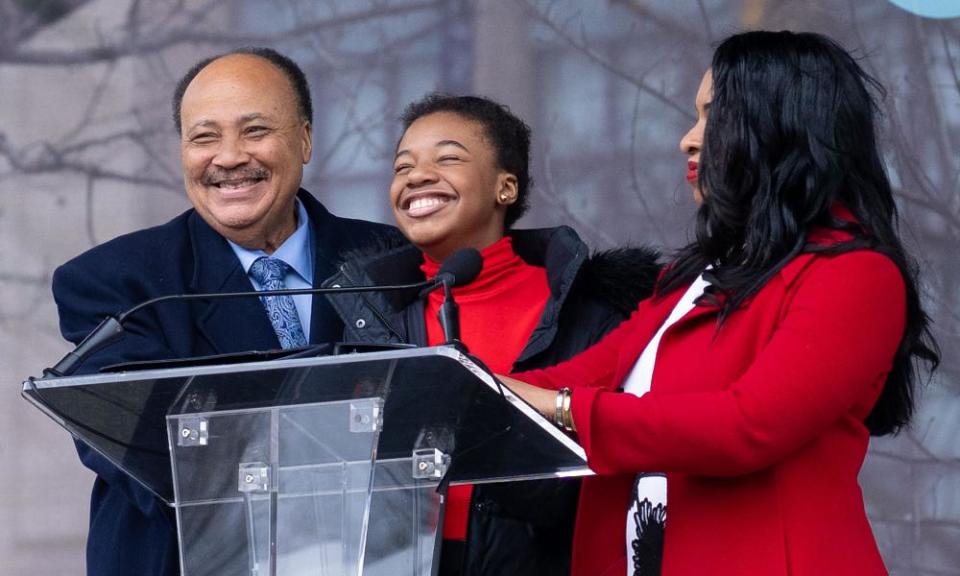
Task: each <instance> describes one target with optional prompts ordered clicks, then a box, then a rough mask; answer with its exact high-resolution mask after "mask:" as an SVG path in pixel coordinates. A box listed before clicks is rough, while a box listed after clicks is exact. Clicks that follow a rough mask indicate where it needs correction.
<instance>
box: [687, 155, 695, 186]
mask: <svg viewBox="0 0 960 576" xmlns="http://www.w3.org/2000/svg"><path fill="white" fill-rule="evenodd" d="M687 181H688V182H696V181H697V163H696V162H694V161H693V160H690V161H688V162H687Z"/></svg>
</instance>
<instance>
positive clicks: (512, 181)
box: [497, 172, 519, 206]
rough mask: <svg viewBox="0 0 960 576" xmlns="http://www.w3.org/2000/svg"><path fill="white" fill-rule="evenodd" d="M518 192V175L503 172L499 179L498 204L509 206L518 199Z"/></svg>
mask: <svg viewBox="0 0 960 576" xmlns="http://www.w3.org/2000/svg"><path fill="white" fill-rule="evenodd" d="M518 194H519V189H518V188H517V177H516V176H514V175H513V174H510V173H509V172H501V173H500V176H499V178H498V180H497V204H502V205H504V206H509V205H510V204H513V203H514V202H516V201H517V196H518Z"/></svg>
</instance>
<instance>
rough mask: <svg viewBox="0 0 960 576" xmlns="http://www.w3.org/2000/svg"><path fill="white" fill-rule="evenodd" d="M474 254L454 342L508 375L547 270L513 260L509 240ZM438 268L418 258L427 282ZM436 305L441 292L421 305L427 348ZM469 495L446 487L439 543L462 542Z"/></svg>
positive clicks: (539, 308)
mask: <svg viewBox="0 0 960 576" xmlns="http://www.w3.org/2000/svg"><path fill="white" fill-rule="evenodd" d="M480 255H481V256H482V257H483V269H481V271H480V275H479V276H477V279H476V280H474V281H473V282H471V283H470V284H467V285H466V286H461V287H459V288H454V289H453V296H454V298H456V300H457V304H458V305H459V306H460V339H461V340H462V341H463V343H464V344H465V345H466V346H467V348H468V349H469V350H470V352H471V353H473V354H474V355H476V356H477V357H478V358H480V359H481V360H483V361H484V362H486V364H487V366H489V367H490V369H491V370H493V371H494V372H496V373H498V374H508V373H509V372H510V371H511V369H512V368H513V363H514V362H515V361H516V359H517V358H518V357H519V356H520V353H521V352H523V349H524V347H525V346H526V345H527V341H528V340H529V339H530V335H531V334H532V333H533V331H534V329H535V328H536V327H537V325H538V324H539V323H540V317H541V316H542V315H543V308H544V306H545V305H546V303H547V298H548V297H549V295H550V287H549V286H548V284H547V271H546V270H545V269H544V268H540V267H538V266H531V265H529V264H527V263H526V262H524V261H523V260H522V259H521V258H520V257H519V256H517V255H516V253H514V251H513V241H512V239H511V238H509V237H505V238H503V239H501V240H499V241H497V242H495V243H493V244H491V245H490V246H487V247H486V248H484V249H483V250H482V251H481V252H480ZM439 269H440V263H439V262H435V261H433V260H431V259H430V258H429V257H427V256H426V255H425V256H424V263H423V265H422V266H421V270H423V272H424V274H426V276H427V278H433V277H434V276H436V275H437V272H438V271H439ZM442 303H443V291H442V290H437V291H435V292H432V293H431V294H430V296H429V298H428V300H427V305H426V323H427V343H428V344H429V345H431V346H435V345H437V344H442V343H443V340H444V338H443V328H442V327H441V326H440V321H439V320H437V313H438V312H439V311H440V305H441V304H442ZM472 492H473V486H471V485H463V486H451V487H450V489H449V492H448V493H447V507H446V516H445V520H444V523H443V537H444V538H447V539H450V540H465V539H466V535H467V516H468V514H469V513H470V496H471V494H472Z"/></svg>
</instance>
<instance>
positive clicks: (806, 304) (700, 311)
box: [506, 32, 939, 576]
mask: <svg viewBox="0 0 960 576" xmlns="http://www.w3.org/2000/svg"><path fill="white" fill-rule="evenodd" d="M871 88H876V89H879V88H880V87H879V85H878V84H877V83H876V82H875V81H874V80H873V79H871V78H870V77H869V76H867V74H866V73H865V72H864V71H863V70H862V69H861V68H860V67H859V66H858V65H857V63H856V62H855V61H854V60H853V59H852V58H851V57H850V56H849V55H848V54H847V53H846V52H845V51H844V50H843V49H842V48H840V47H839V46H838V45H837V44H835V43H834V42H832V41H831V40H829V39H828V38H825V37H823V36H819V35H815V34H794V33H791V32H750V33H745V34H740V35H736V36H733V37H731V38H729V39H727V40H726V41H724V42H723V43H722V44H721V45H720V46H719V47H718V48H717V51H716V52H715V54H714V57H713V61H712V64H711V67H710V69H709V70H708V71H707V73H706V74H705V76H704V79H703V82H702V84H701V86H700V90H699V92H698V94H697V99H696V108H697V111H698V120H697V123H696V125H695V126H694V127H693V128H692V129H691V130H690V132H689V133H688V134H686V135H685V136H684V138H683V140H682V141H681V148H682V149H683V151H684V152H685V153H686V154H687V156H688V160H689V164H688V179H689V180H690V182H691V185H692V187H693V193H694V196H695V198H696V199H697V201H698V203H699V204H700V206H699V209H698V212H697V237H696V241H694V242H693V243H691V244H690V245H688V246H687V247H685V248H683V249H682V250H680V251H679V253H678V255H677V256H676V257H675V260H674V261H673V263H672V265H671V267H670V268H669V269H668V271H667V272H666V273H665V274H664V275H663V276H662V277H661V279H660V280H659V284H658V290H657V292H656V294H655V295H654V296H653V297H652V298H651V299H649V300H646V301H644V302H643V303H641V304H640V306H639V308H638V309H637V310H636V312H635V313H634V315H633V316H632V317H631V318H630V320H628V321H626V322H625V323H624V324H622V325H621V326H620V327H619V328H618V329H616V330H615V331H614V332H612V333H611V334H609V335H608V336H607V337H606V338H605V339H604V340H603V341H601V342H600V343H599V344H597V345H596V346H594V347H592V348H590V349H589V350H587V351H586V352H584V353H583V354H582V355H580V356H577V357H575V358H574V359H572V360H570V361H568V362H566V363H563V364H560V365H559V366H556V367H554V368H550V369H546V370H538V371H531V372H526V373H522V374H520V375H518V377H519V378H521V379H523V380H524V381H526V382H530V383H533V384H536V385H537V387H534V386H530V385H528V384H524V383H523V382H520V381H517V380H512V379H506V381H507V382H508V384H510V386H511V388H513V389H514V390H515V391H517V392H518V393H519V394H520V395H521V396H523V397H524V398H525V399H526V400H527V401H528V402H530V403H531V404H532V405H533V406H535V407H536V408H537V409H538V410H540V411H541V412H542V413H543V414H544V415H546V416H548V417H550V418H553V419H555V420H556V421H557V423H558V425H561V426H563V427H565V428H567V429H570V430H571V431H575V432H576V434H577V435H578V437H579V439H580V442H581V443H582V444H583V447H584V449H585V450H586V453H587V457H588V462H589V464H590V467H591V468H592V469H593V470H594V471H595V472H596V473H597V475H596V476H594V477H591V478H588V479H586V481H585V482H584V484H583V488H582V492H581V500H580V507H579V511H578V518H577V527H576V534H575V538H574V556H573V573H574V574H575V575H588V574H589V575H598V574H599V575H610V574H613V575H617V576H622V575H625V574H626V575H631V576H632V575H639V576H645V575H646V574H651V573H653V574H659V573H661V572H660V571H659V570H660V569H661V567H660V566H658V564H659V563H660V561H661V560H660V558H659V557H658V556H659V549H660V546H661V538H662V574H663V575H664V576H703V575H713V576H724V575H731V576H732V575H743V574H748V575H754V574H762V575H766V576H781V575H782V576H787V575H790V576H823V575H826V574H830V575H843V574H851V575H852V574H856V575H858V576H860V575H867V576H872V575H881V574H885V573H886V570H885V568H884V565H883V560H882V559H881V557H880V554H879V552H878V550H877V546H876V543H875V541H874V538H873V535H872V533H871V530H870V525H869V523H868V522H867V518H866V514H865V513H864V507H863V498H862V495H861V492H860V487H859V485H858V483H857V474H858V472H859V470H860V467H861V464H862V462H863V459H864V456H865V454H866V451H867V444H868V441H869V437H870V435H871V434H875V435H879V434H887V433H892V432H896V431H897V430H898V429H899V428H900V427H902V426H904V425H906V424H907V423H908V421H909V419H910V416H911V413H912V410H913V401H912V399H913V384H914V380H915V374H914V362H913V361H914V360H915V359H917V358H920V359H925V360H927V361H929V362H930V363H931V364H932V365H933V366H935V365H936V363H937V362H938V359H939V357H938V353H937V350H936V344H935V342H933V340H932V338H931V337H930V334H929V332H928V329H927V318H926V315H925V314H924V312H923V310H922V308H921V306H920V302H919V298H918V295H917V280H916V277H915V275H914V273H913V268H912V265H911V264H910V260H909V258H908V256H907V254H906V253H905V252H904V249H903V247H902V245H901V242H900V240H899V238H898V236H897V232H896V208H895V205H894V201H893V197H892V194H891V188H890V184H889V181H888V179H887V177H886V173H885V170H884V166H883V163H882V161H881V159H880V154H879V152H878V150H877V143H876V140H875V136H874V111H875V109H876V107H875V104H874V100H873V98H872V97H871V93H870V89H871ZM638 359H639V360H638ZM651 472H659V473H663V474H665V475H666V483H665V486H666V489H665V492H666V500H667V502H668V504H667V505H666V508H665V509H664V508H663V503H662V502H659V503H656V504H654V502H653V501H651V500H650V499H649V498H647V497H646V496H645V495H646V494H648V492H649V491H650V490H651V488H650V487H651V486H652V484H650V483H649V482H650V481H651V479H650V477H648V476H647V475H646V474H647V473H651ZM655 492H656V489H655V488H654V489H653V492H649V493H651V494H652V493H655ZM651 497H652V496H651ZM641 500H642V501H641ZM631 506H635V508H633V509H631ZM628 510H632V512H631V513H630V514H628ZM628 515H629V516H630V520H628ZM664 517H665V518H666V521H665V526H663V527H661V525H660V524H659V522H658V521H662V520H663V519H664ZM628 526H629V527H628Z"/></svg>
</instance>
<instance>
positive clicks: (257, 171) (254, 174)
mask: <svg viewBox="0 0 960 576" xmlns="http://www.w3.org/2000/svg"><path fill="white" fill-rule="evenodd" d="M269 177H270V171H269V170H267V169H266V168H262V167H254V168H250V167H247V168H237V169H236V170H223V169H221V168H211V169H209V170H207V171H206V172H205V173H204V175H203V183H204V184H205V185H207V186H215V185H217V184H222V183H223V182H238V181H240V180H266V179H267V178H269Z"/></svg>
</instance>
